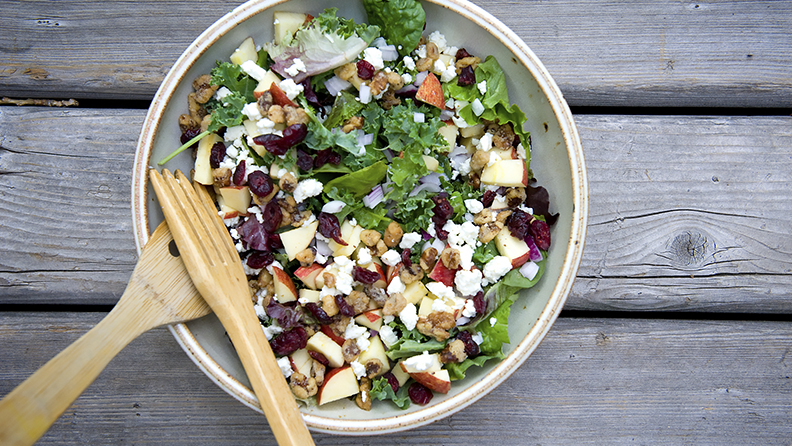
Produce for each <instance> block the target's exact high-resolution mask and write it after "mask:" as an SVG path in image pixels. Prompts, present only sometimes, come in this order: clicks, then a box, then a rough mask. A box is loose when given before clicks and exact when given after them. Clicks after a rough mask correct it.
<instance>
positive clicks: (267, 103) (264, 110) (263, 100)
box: [256, 90, 280, 120]
mask: <svg viewBox="0 0 792 446" xmlns="http://www.w3.org/2000/svg"><path fill="white" fill-rule="evenodd" d="M273 103H274V101H273V99H272V93H270V92H269V90H267V91H265V92H264V93H263V94H262V95H261V96H259V98H258V99H257V100H256V105H258V108H259V111H261V114H262V115H267V114H269V109H270V107H272V104H273ZM279 107H280V106H279ZM270 120H272V118H270Z"/></svg>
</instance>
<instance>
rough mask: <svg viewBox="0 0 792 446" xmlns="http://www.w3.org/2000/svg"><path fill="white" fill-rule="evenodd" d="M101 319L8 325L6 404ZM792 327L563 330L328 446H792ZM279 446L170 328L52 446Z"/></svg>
mask: <svg viewBox="0 0 792 446" xmlns="http://www.w3.org/2000/svg"><path fill="white" fill-rule="evenodd" d="M101 316H102V315H101V314H98V313H35V314H31V313H3V314H0V341H1V342H0V357H2V358H4V360H3V363H2V366H0V394H5V393H7V392H9V391H10V390H11V389H12V388H13V386H14V385H16V383H18V382H20V381H21V380H22V379H24V378H25V377H26V376H27V375H28V374H29V373H31V372H32V371H33V370H35V368H36V367H38V366H39V365H40V364H41V363H43V362H45V361H46V360H47V359H48V358H50V357H51V356H53V355H54V354H56V353H57V352H58V351H59V350H60V349H61V348H63V347H64V346H65V345H67V344H68V343H69V342H71V341H72V340H74V339H76V337H78V336H79V335H80V334H81V333H83V332H84V331H85V330H87V329H88V328H90V327H91V326H93V324H95V323H96V322H97V321H98V320H99V318H100V317H101ZM790 343H792V326H790V324H789V323H785V322H740V321H720V322H712V321H672V320H640V319H590V318H582V319H578V318H561V319H559V320H558V321H557V323H556V325H555V326H554V327H553V329H552V330H551V331H550V334H549V335H548V337H547V338H546V339H545V341H544V342H543V343H542V345H541V346H540V347H539V348H538V349H537V351H536V352H535V353H534V355H532V356H531V357H530V358H529V359H528V361H527V362H526V363H525V364H524V365H523V366H522V367H521V368H520V369H518V370H517V371H516V372H515V374H514V375H513V376H512V377H511V378H509V379H508V380H507V381H506V382H505V383H504V384H502V385H501V386H500V387H498V388H497V389H495V390H494V391H493V392H492V393H491V394H490V395H488V396H486V397H484V398H483V399H482V400H480V401H479V402H477V403H475V404H474V405H472V406H471V407H469V408H467V409H465V410H463V411H462V412H460V413H458V414H456V415H454V416H452V417H450V418H447V419H445V420H441V421H439V422H436V423H434V424H432V425H429V426H426V427H423V428H419V429H416V430H413V431H408V432H404V433H399V434H391V435H386V436H376V437H363V438H356V439H354V440H350V439H349V438H347V437H336V436H330V435H321V434H317V435H315V438H316V440H317V444H322V445H342V444H349V443H350V442H351V441H354V442H355V443H356V444H361V445H380V444H404V445H407V444H416V445H417V444H444V445H474V444H492V439H493V438H498V439H499V440H500V439H502V440H501V441H505V442H506V444H513V445H528V444H540V443H541V444H545V443H552V444H576V445H577V444H602V441H603V439H607V443H608V444H790V438H792V407H791V406H790V404H789V402H790V400H791V398H792V379H790V371H789V351H790V347H789V346H790ZM119 443H125V444H141V445H142V444H163V443H167V444H185V445H186V444H234V445H242V444H275V443H274V441H273V438H272V436H271V434H270V432H269V429H268V428H267V427H266V424H265V422H264V420H263V418H262V417H261V416H260V415H259V414H257V413H255V412H253V411H252V410H249V409H247V408H246V407H244V406H242V405H241V404H240V403H238V402H236V401H235V400H233V399H232V398H231V397H230V396H228V395H226V394H225V393H224V392H222V391H221V390H220V389H218V388H217V387H216V386H215V385H214V384H213V383H211V382H210V381H209V379H207V378H206V377H205V376H203V375H202V374H201V372H200V371H199V370H198V369H197V368H196V367H195V366H194V365H193V364H192V362H191V361H189V359H187V357H186V355H184V354H183V353H182V352H181V351H180V349H179V347H178V346H177V345H176V343H175V342H174V341H173V339H172V338H171V337H170V334H169V333H168V332H167V331H166V330H164V329H157V330H155V331H153V332H150V333H148V334H145V335H144V336H142V337H141V338H140V339H138V340H136V341H134V342H133V343H132V344H131V345H130V346H129V347H127V349H125V350H124V351H122V352H121V354H120V355H119V356H118V357H117V358H116V359H114V360H113V361H112V362H111V363H110V365H109V366H108V368H107V369H106V370H105V371H104V372H103V374H102V375H100V376H99V378H98V379H97V381H96V382H94V384H92V385H91V387H89V388H88V390H87V391H86V393H85V394H84V395H83V396H82V397H81V398H80V399H78V401H77V402H76V403H75V404H74V405H73V406H72V407H71V408H70V409H68V411H67V412H66V414H65V415H64V416H63V417H62V418H61V419H60V420H59V421H58V422H57V423H56V425H55V426H53V428H52V429H51V430H50V431H49V432H48V433H47V435H46V436H45V437H44V438H42V440H41V441H40V443H39V444H119Z"/></svg>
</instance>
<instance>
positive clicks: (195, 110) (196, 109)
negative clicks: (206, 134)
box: [187, 93, 207, 122]
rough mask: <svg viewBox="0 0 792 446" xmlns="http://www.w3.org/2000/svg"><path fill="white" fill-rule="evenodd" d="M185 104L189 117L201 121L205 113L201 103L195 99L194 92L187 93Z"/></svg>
mask: <svg viewBox="0 0 792 446" xmlns="http://www.w3.org/2000/svg"><path fill="white" fill-rule="evenodd" d="M187 105H188V107H187V109H188V110H189V112H190V117H191V118H192V119H193V121H195V122H201V121H202V120H203V118H204V116H206V115H207V113H206V109H205V108H204V106H203V104H201V103H199V102H198V101H197V100H195V93H190V94H188V95H187Z"/></svg>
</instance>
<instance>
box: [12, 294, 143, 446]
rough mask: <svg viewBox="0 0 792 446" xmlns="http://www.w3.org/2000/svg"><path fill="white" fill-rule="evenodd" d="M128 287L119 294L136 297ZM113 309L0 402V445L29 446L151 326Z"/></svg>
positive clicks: (122, 299)
mask: <svg viewBox="0 0 792 446" xmlns="http://www.w3.org/2000/svg"><path fill="white" fill-rule="evenodd" d="M136 289H137V287H136V286H134V285H132V286H130V287H128V288H127V290H126V291H125V293H124V294H127V293H129V292H140V291H142V290H136ZM123 301H124V298H123V296H122V298H121V300H120V301H119V305H117V306H116V307H115V308H114V309H113V310H112V311H111V312H110V313H109V314H108V315H107V316H106V317H105V318H104V319H102V321H101V322H99V323H98V324H97V325H96V326H95V327H93V328H92V329H91V330H90V331H88V332H87V333H85V334H84V335H82V336H81V337H80V338H79V339H78V340H76V341H75V342H74V343H73V344H71V345H70V346H69V347H67V348H66V349H65V350H63V351H62V352H60V353H59V354H58V355H57V356H55V357H54V358H52V359H51V360H49V362H47V363H46V364H45V365H44V366H43V367H41V368H40V369H38V370H37V371H36V372H35V373H33V375H31V376H30V377H29V378H28V379H26V380H25V381H24V382H23V383H22V384H20V385H19V386H17V388H15V389H14V390H13V391H11V393H9V394H8V395H6V396H5V398H3V399H2V401H0V444H2V445H5V446H7V445H32V444H33V443H35V442H36V440H38V438H39V437H41V436H42V435H43V434H44V433H45V432H46V431H47V429H49V427H50V426H51V425H52V423H54V422H55V420H57V419H58V417H60V416H61V414H62V413H63V412H64V411H65V410H66V409H68V408H69V406H70V405H71V404H72V403H73V402H74V400H76V399H77V397H78V396H80V394H81V393H82V392H83V391H84V390H85V389H86V388H87V387H88V386H89V385H90V384H91V383H92V382H93V381H94V380H95V379H96V377H97V376H99V373H101V372H102V370H104V368H105V366H107V364H108V363H109V362H110V360H111V359H113V357H114V356H116V355H117V354H118V352H120V351H121V350H122V349H123V348H124V347H125V346H126V345H127V344H129V343H130V342H131V341H132V340H133V339H135V338H136V337H138V336H139V335H140V334H142V333H143V332H145V331H147V330H149V329H150V328H153V327H151V325H152V323H154V324H156V323H157V322H151V321H149V320H147V319H146V318H145V317H144V318H141V316H140V314H138V315H135V314H133V312H132V311H128V310H127V309H126V308H128V307H126V306H124V305H122V304H121V302H123Z"/></svg>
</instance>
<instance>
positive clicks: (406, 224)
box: [393, 190, 434, 233]
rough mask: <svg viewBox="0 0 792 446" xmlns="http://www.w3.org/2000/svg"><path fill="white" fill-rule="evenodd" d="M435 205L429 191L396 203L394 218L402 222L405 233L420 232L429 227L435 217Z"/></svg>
mask: <svg viewBox="0 0 792 446" xmlns="http://www.w3.org/2000/svg"><path fill="white" fill-rule="evenodd" d="M433 208H434V203H433V202H432V199H431V197H429V193H428V192H427V191H425V190H424V191H421V192H419V193H418V194H416V195H415V196H412V197H405V198H402V199H401V200H399V201H397V202H396V206H395V212H394V214H393V217H394V218H395V219H396V220H397V221H399V222H401V226H402V229H404V231H405V232H418V233H420V232H421V230H423V229H425V228H427V227H429V223H431V222H432V216H433V215H434V211H432V209H433Z"/></svg>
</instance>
